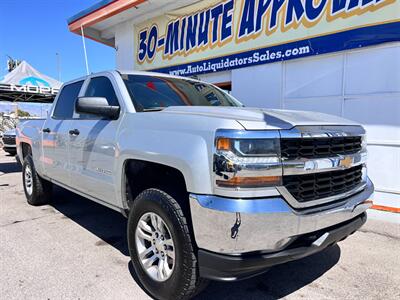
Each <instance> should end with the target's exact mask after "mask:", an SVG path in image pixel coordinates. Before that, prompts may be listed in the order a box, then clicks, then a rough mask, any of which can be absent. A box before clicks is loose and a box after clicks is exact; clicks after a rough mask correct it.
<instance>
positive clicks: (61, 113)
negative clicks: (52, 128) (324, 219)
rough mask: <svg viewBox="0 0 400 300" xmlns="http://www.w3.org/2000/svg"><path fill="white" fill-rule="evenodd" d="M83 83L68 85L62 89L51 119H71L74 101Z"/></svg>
mask: <svg viewBox="0 0 400 300" xmlns="http://www.w3.org/2000/svg"><path fill="white" fill-rule="evenodd" d="M82 84H83V81H77V82H74V83H71V84H68V85H66V86H64V87H63V88H62V90H61V91H60V95H59V96H58V100H57V104H56V107H55V108H54V113H53V117H54V118H56V119H71V118H72V115H73V113H74V106H75V101H76V99H77V98H78V95H79V91H80V90H81V87H82Z"/></svg>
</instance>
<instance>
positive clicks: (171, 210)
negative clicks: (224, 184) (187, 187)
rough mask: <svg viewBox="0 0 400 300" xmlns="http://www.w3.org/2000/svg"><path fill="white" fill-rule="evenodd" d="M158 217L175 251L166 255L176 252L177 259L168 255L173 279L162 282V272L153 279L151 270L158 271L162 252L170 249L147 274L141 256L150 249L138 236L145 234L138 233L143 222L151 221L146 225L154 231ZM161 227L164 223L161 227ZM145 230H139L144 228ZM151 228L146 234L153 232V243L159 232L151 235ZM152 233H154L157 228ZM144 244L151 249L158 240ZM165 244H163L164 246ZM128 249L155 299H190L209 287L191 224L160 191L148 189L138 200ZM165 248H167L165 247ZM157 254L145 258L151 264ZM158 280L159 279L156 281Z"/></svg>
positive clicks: (130, 223)
mask: <svg viewBox="0 0 400 300" xmlns="http://www.w3.org/2000/svg"><path fill="white" fill-rule="evenodd" d="M154 215H156V216H157V217H160V218H161V220H162V221H163V222H164V223H163V224H164V225H165V226H161V227H162V228H163V229H164V230H160V234H164V235H165V241H164V239H163V241H164V242H167V240H168V241H169V244H171V239H172V243H173V247H171V248H168V250H167V251H166V252H165V253H167V252H168V251H169V253H170V252H171V251H174V255H173V256H174V257H175V259H174V260H172V258H171V257H169V254H168V255H167V254H166V255H165V258H164V259H165V260H167V261H168V262H167V266H168V267H170V266H171V265H173V267H171V269H172V271H170V269H168V268H167V269H168V271H169V272H170V273H169V274H170V275H169V277H168V276H164V278H163V279H162V278H161V279H160V278H159V277H160V275H159V274H160V273H162V272H157V271H155V272H153V273H154V274H153V277H152V275H150V274H149V272H150V270H153V271H154V268H155V267H157V266H158V265H159V264H160V261H162V260H160V259H162V257H161V255H162V254H164V253H163V252H162V249H166V248H161V250H160V251H159V252H158V253H159V254H158V255H160V259H156V260H155V261H154V262H153V264H154V265H152V266H151V267H150V269H149V271H146V268H145V267H144V264H145V263H143V262H142V260H141V258H140V256H139V253H144V250H143V249H146V247H145V248H143V244H142V243H141V242H140V241H139V240H138V239H141V235H138V234H137V232H138V231H139V230H141V229H137V227H138V223H139V221H141V224H143V220H147V218H149V219H148V221H147V222H148V223H146V224H147V225H148V224H150V227H151V226H152V224H153V223H152V220H153V219H152V217H154ZM159 223H160V222H158V223H157V224H159ZM141 226H143V225H141ZM141 226H139V227H140V228H143V227H141ZM150 227H147V228H146V230H147V231H143V232H145V233H146V236H147V238H148V235H149V233H150V232H151V234H153V236H152V237H151V239H153V238H155V237H157V232H158V231H157V230H158V229H156V231H154V230H152V231H150V230H148V229H150ZM151 229H154V227H153V228H151ZM163 232H164V233H163ZM163 237H164V236H163V235H161V238H163ZM144 240H146V245H149V246H148V247H153V244H152V243H154V241H155V240H157V239H153V240H152V241H150V240H147V239H143V241H144ZM163 241H161V243H162V242H163ZM128 247H129V253H130V256H131V260H132V264H133V267H134V270H135V272H136V274H137V277H138V279H139V281H140V283H141V284H142V285H143V288H144V289H145V290H146V291H147V292H148V293H149V294H150V295H151V296H153V297H154V298H156V299H161V300H167V299H168V300H169V299H189V298H191V297H193V296H194V295H196V294H198V293H199V292H200V291H201V289H204V288H205V287H206V282H207V280H205V279H202V278H200V277H199V272H198V265H197V257H196V255H195V252H194V246H193V243H192V239H191V236H190V231H189V226H188V223H187V220H186V218H185V216H184V214H183V211H182V209H181V207H180V205H179V204H178V202H177V201H176V200H175V199H174V198H172V197H171V196H170V195H169V194H167V193H165V192H163V191H161V190H159V189H148V190H145V191H143V192H142V193H141V194H140V195H139V196H137V198H136V199H135V200H134V202H133V205H132V207H131V209H130V212H129V218H128ZM154 247H158V246H157V242H156V243H155V244H154ZM164 247H166V246H165V245H164ZM168 247H170V246H168ZM139 249H140V250H139ZM154 249H157V248H154ZM171 249H172V250H171ZM147 250H148V249H147ZM154 251H157V250H154ZM154 251H152V252H150V253H149V254H148V256H145V257H150V261H151V259H152V258H154V257H155V256H156V252H154ZM142 258H143V257H142ZM147 259H148V258H147ZM166 274H168V273H166ZM155 276H156V277H158V278H154V277H155ZM161 277H162V276H161Z"/></svg>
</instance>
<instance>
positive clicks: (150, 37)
mask: <svg viewBox="0 0 400 300" xmlns="http://www.w3.org/2000/svg"><path fill="white" fill-rule="evenodd" d="M390 41H400V1H399V0H228V1H215V0H205V1H198V2H197V3H195V4H193V5H191V6H187V7H184V8H182V9H179V10H176V11H174V12H173V13H169V14H167V15H164V16H161V17H158V18H155V19H153V20H149V21H146V22H144V23H141V24H138V25H137V26H135V48H136V53H135V56H136V64H135V65H136V68H137V69H141V70H154V71H160V72H168V73H171V74H175V75H183V76H189V75H195V74H201V73H208V72H216V71H223V70H229V69H235V68H241V67H246V66H251V65H258V64H265V63H272V62H276V61H281V60H288V59H294V58H300V57H304V56H310V55H318V54H322V53H328V52H334V51H341V50H346V49H352V48H358V47H363V46H368V45H374V44H378V43H384V42H390Z"/></svg>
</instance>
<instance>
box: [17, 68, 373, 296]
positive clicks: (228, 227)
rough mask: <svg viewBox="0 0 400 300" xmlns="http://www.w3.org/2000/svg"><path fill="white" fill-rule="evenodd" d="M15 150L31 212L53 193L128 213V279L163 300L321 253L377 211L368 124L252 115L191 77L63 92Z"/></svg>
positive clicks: (146, 77) (106, 79)
mask: <svg viewBox="0 0 400 300" xmlns="http://www.w3.org/2000/svg"><path fill="white" fill-rule="evenodd" d="M17 145H18V146H17V150H18V155H19V157H20V159H21V161H23V185H24V190H25V195H26V198H27V201H28V203H30V204H32V205H42V204H46V203H49V201H51V191H52V184H57V185H60V186H62V187H64V188H66V189H68V190H71V191H73V192H76V193H77V194H80V195H83V196H84V197H87V198H88V199H91V200H93V201H96V202H98V203H101V204H102V205H105V206H107V207H109V208H111V209H114V210H117V211H119V212H121V213H122V214H123V215H125V216H127V217H128V223H127V226H128V247H129V251H130V255H131V259H132V263H133V266H134V269H135V272H136V273H137V276H138V278H139V280H140V282H141V283H142V284H143V287H144V288H145V289H146V290H147V292H149V293H150V294H151V295H152V296H153V297H155V298H157V299H187V298H190V297H192V296H193V295H195V294H196V293H198V292H199V291H200V290H201V289H202V288H204V287H205V285H206V283H207V280H208V279H212V280H224V281H231V280H238V279H243V278H248V277H251V276H254V275H257V274H260V273H262V272H265V271H266V270H267V269H268V268H270V267H272V266H274V265H277V264H282V263H285V262H288V261H292V260H296V259H299V258H303V257H305V256H308V255H311V254H314V253H316V252H319V251H321V250H323V249H325V248H326V247H329V246H332V245H334V244H335V243H337V242H339V241H341V240H343V239H345V238H346V237H347V236H349V235H350V234H352V233H354V232H355V231H356V230H358V229H359V228H360V227H361V226H362V225H363V224H364V223H365V221H366V212H365V211H366V210H367V209H368V208H369V207H370V206H371V201H369V200H368V198H369V196H370V195H371V193H372V192H373V184H372V183H371V181H370V180H369V178H368V177H367V173H366V165H365V162H366V144H365V130H364V129H363V127H361V126H360V125H358V124H357V123H354V122H353V121H349V120H345V119H342V118H339V117H336V116H330V115H327V114H322V113H316V112H304V111H288V110H267V109H259V108H246V107H243V105H242V104H241V103H240V102H239V101H237V100H236V99H234V98H233V97H232V96H230V95H229V94H227V93H225V92H223V91H222V90H221V89H219V88H217V87H215V86H213V85H211V84H208V83H205V82H201V81H197V80H192V79H187V78H180V77H174V76H169V75H162V74H157V73H143V72H122V71H121V72H117V71H111V72H102V73H98V74H92V75H89V76H87V77H83V78H79V79H77V80H74V81H71V82H68V83H66V84H64V85H63V87H62V89H61V92H60V93H59V94H58V96H57V98H56V100H55V102H54V104H53V108H52V111H51V114H50V115H49V117H48V118H47V119H46V120H30V121H25V122H21V123H20V125H19V126H18V131H17ZM99 222H101V220H99Z"/></svg>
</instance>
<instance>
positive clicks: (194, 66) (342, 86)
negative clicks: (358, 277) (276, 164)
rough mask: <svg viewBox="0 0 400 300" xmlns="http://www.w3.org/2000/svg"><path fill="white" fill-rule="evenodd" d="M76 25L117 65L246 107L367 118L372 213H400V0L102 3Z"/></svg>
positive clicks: (72, 28)
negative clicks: (169, 77) (212, 89)
mask: <svg viewBox="0 0 400 300" xmlns="http://www.w3.org/2000/svg"><path fill="white" fill-rule="evenodd" d="M68 26H69V29H70V31H72V32H74V33H77V34H80V35H84V36H85V37H86V38H90V39H93V40H95V41H98V42H99V43H103V44H105V45H108V46H111V47H113V48H115V50H116V52H115V53H116V68H118V69H124V70H152V71H157V72H164V73H170V74H174V75H181V76H188V77H195V78H199V79H201V80H204V81H207V82H211V83H214V84H216V85H218V86H220V87H221V88H223V89H225V90H229V92H230V93H231V94H232V95H233V96H235V97H236V98H237V99H238V100H240V101H241V102H242V103H244V104H245V105H246V106H255V107H263V108H275V109H293V110H307V111H318V112H324V113H329V114H334V115H338V116H342V117H345V118H348V119H352V120H355V121H358V122H360V123H361V124H363V125H364V126H365V128H366V130H367V134H368V140H367V143H368V150H369V154H368V155H369V157H368V166H369V169H368V172H369V176H370V177H371V178H372V180H373V182H374V184H375V188H376V192H375V194H374V203H375V208H376V209H378V210H380V212H378V211H373V212H372V213H374V214H376V215H377V216H378V217H381V218H385V217H386V216H387V214H388V213H387V212H385V211H391V212H393V211H395V212H396V211H397V212H399V211H400V1H397V0H316V1H315V0H227V1H215V0H204V1H198V0H176V1H172V0H103V1H101V2H99V3H98V4H96V5H94V6H92V7H89V8H87V9H86V10H84V11H82V12H79V13H78V14H76V15H75V16H72V17H71V18H70V19H69V20H68ZM89 58H90V57H89ZM392 216H393V215H392ZM397 216H399V215H397ZM398 219H399V222H400V218H398Z"/></svg>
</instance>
